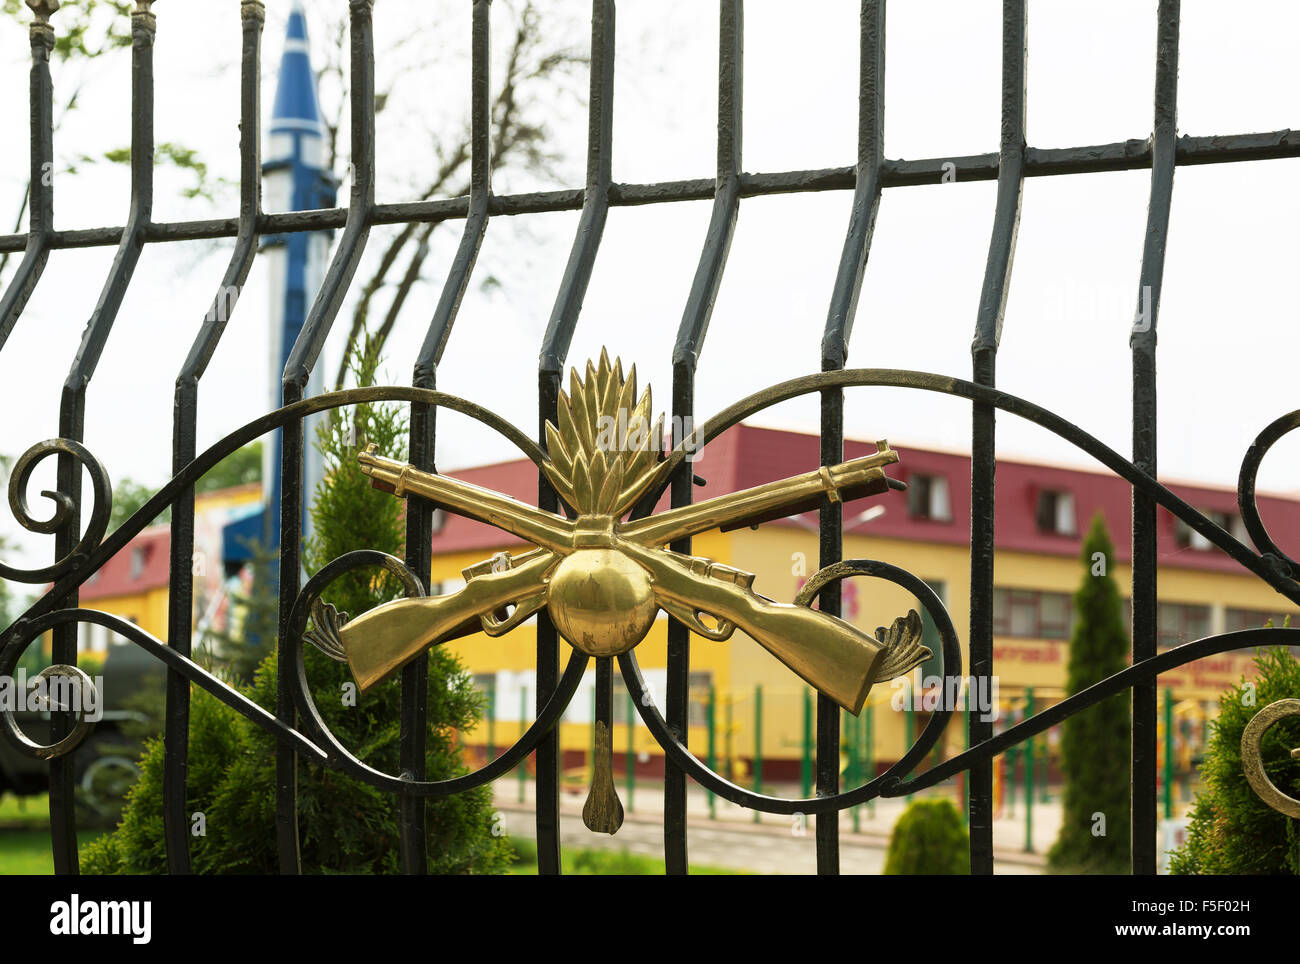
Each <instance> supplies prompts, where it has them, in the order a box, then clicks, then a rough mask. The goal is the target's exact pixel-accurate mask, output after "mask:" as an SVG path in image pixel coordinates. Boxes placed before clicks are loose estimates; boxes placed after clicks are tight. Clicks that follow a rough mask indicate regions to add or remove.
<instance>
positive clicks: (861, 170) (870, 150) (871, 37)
mask: <svg viewBox="0 0 1300 964" xmlns="http://www.w3.org/2000/svg"><path fill="white" fill-rule="evenodd" d="M859 19H860V26H859V32H858V157H857V167H856V175H855V183H854V188H853V204H852V208H851V211H850V215H849V226H848V230H847V232H846V234H845V238H844V247H843V249H842V250H841V252H840V264H839V269H838V271H837V272H836V275H835V287H834V288H833V289H832V291H831V302H830V308H829V310H828V311H827V314H826V327H825V329H824V331H823V332H822V371H838V370H840V369H842V368H843V367H844V365H845V363H846V361H847V359H848V351H849V336H850V334H851V333H852V330H853V320H854V316H855V314H856V312H857V305H858V295H859V293H860V292H861V290H862V276H863V273H864V271H865V270H866V265H867V256H868V253H869V252H870V250H871V238H872V235H873V233H874V232H875V227H876V214H877V212H878V211H879V209H880V190H881V180H880V172H881V166H882V164H883V162H884V122H885V42H884V31H885V3H884V0H863V2H862V5H861V10H860V13H859ZM843 457H844V393H843V392H842V391H841V390H839V389H834V390H829V391H825V392H822V395H821V464H822V465H834V464H836V463H837V462H841V461H843ZM843 520H844V514H843V509H842V507H841V506H840V504H839V503H838V502H829V501H827V502H825V503H824V504H823V505H822V506H821V510H820V512H819V519H818V523H819V527H818V565H820V566H829V565H832V564H833V563H836V562H839V561H840V560H841V559H842V558H843V554H844V533H843ZM818 605H819V607H820V608H821V609H822V611H823V612H828V613H831V614H833V615H836V616H838V615H839V614H840V605H841V592H840V584H839V583H838V582H833V583H831V584H830V585H828V586H827V587H826V588H825V589H824V590H823V591H822V594H821V598H820V600H819V602H818ZM839 756H840V710H839V707H838V706H837V705H836V704H835V703H834V701H832V700H829V699H827V698H826V697H825V696H822V695H821V694H818V696H817V763H816V778H817V795H818V796H827V795H829V794H833V793H837V792H838V791H839V785H840V782H839ZM816 841H817V872H818V873H819V874H838V873H839V867H840V857H839V845H840V844H839V814H838V813H834V814H824V815H823V814H819V815H818V816H817V821H816Z"/></svg>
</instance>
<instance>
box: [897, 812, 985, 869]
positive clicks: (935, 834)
mask: <svg viewBox="0 0 1300 964" xmlns="http://www.w3.org/2000/svg"><path fill="white" fill-rule="evenodd" d="M885 873H886V874H969V873H970V834H968V833H967V832H966V828H965V827H963V826H962V825H961V814H959V813H958V812H957V808H956V807H955V806H953V804H952V801H950V800H943V799H936V800H917V801H916V802H914V803H913V804H911V805H910V806H909V807H908V808H907V809H906V810H904V811H903V815H902V816H901V817H899V818H898V823H896V824H894V832H893V834H892V835H890V838H889V851H888V853H887V854H886V855H885Z"/></svg>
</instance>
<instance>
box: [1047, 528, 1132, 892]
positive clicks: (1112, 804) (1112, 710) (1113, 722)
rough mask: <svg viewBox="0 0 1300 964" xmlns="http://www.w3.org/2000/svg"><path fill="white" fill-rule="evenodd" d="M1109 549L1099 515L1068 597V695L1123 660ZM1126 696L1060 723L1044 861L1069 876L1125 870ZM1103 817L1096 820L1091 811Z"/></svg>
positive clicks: (1123, 635)
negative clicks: (1053, 830)
mask: <svg viewBox="0 0 1300 964" xmlns="http://www.w3.org/2000/svg"><path fill="white" fill-rule="evenodd" d="M1114 559H1115V550H1114V546H1113V545H1112V544H1111V541H1110V536H1109V535H1108V534H1107V532H1106V524H1105V521H1104V520H1103V518H1102V516H1101V515H1100V514H1098V515H1097V516H1096V517H1094V518H1093V520H1092V526H1091V528H1090V530H1089V532H1088V535H1087V538H1085V539H1084V541H1083V553H1082V560H1083V568H1084V576H1083V582H1082V583H1081V584H1080V586H1079V591H1078V592H1076V593H1075V594H1074V614H1075V624H1074V633H1073V635H1072V636H1071V638H1070V663H1069V669H1068V679H1067V682H1066V690H1067V692H1068V694H1069V695H1070V696H1073V695H1074V694H1076V693H1078V692H1081V691H1082V690H1085V689H1087V688H1088V687H1089V686H1091V685H1092V684H1094V683H1096V682H1098V681H1099V680H1102V679H1105V678H1106V677H1108V676H1111V675H1113V674H1115V673H1118V672H1120V671H1121V670H1123V669H1124V667H1125V666H1127V665H1128V652H1129V648H1130V647H1129V637H1128V632H1127V631H1126V630H1125V628H1124V612H1123V601H1122V599H1121V597H1120V593H1119V586H1117V585H1116V584H1115V579H1114V577H1113V576H1112V575H1111V572H1110V571H1111V569H1112V568H1113V564H1114ZM1128 700H1129V698H1128V695H1127V694H1117V695H1115V696H1112V697H1110V698H1109V699H1106V700H1103V701H1102V702H1100V703H1098V704H1097V705H1096V706H1093V707H1090V708H1088V709H1086V710H1084V711H1083V712H1082V713H1076V714H1075V715H1074V716H1071V717H1070V718H1069V719H1067V720H1066V721H1065V723H1064V724H1062V733H1061V769H1062V771H1063V773H1064V775H1065V792H1064V813H1063V815H1062V821H1061V832H1060V835H1059V836H1058V837H1057V838H1056V843H1055V844H1053V846H1052V849H1051V850H1050V851H1049V852H1048V855H1047V857H1048V863H1049V865H1050V866H1051V867H1052V868H1053V869H1054V870H1057V871H1066V872H1071V873H1127V872H1128V868H1129V733H1130V726H1131V720H1130V714H1129V703H1128ZM1098 813H1100V814H1103V815H1104V817H1105V823H1104V830H1105V832H1104V833H1100V834H1096V835H1094V830H1095V829H1098V828H1101V827H1102V826H1103V825H1102V823H1101V822H1100V821H1098V820H1097V819H1096V817H1095V814H1098Z"/></svg>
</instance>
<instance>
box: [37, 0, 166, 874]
mask: <svg viewBox="0 0 1300 964" xmlns="http://www.w3.org/2000/svg"><path fill="white" fill-rule="evenodd" d="M156 30H157V22H156V21H155V19H154V16H153V14H151V13H149V12H148V11H147V10H144V9H143V8H137V9H136V10H134V11H133V12H132V14H131V203H130V213H129V214H128V216H127V222H126V224H127V226H126V230H125V231H124V233H123V235H122V240H121V243H120V244H119V246H118V249H117V253H116V255H115V256H114V258H113V265H112V267H111V268H110V270H109V273H108V277H107V278H106V279H105V281H104V287H103V290H102V291H101V293H100V296H99V301H98V303H97V304H96V306H95V309H94V311H93V312H92V313H91V316H90V321H89V322H88V323H87V325H86V330H85V333H84V334H83V335H82V339H81V344H80V346H79V347H78V350H77V355H76V357H75V359H74V360H73V363H72V368H71V370H70V371H69V373H68V377H67V380H66V381H65V382H64V385H63V395H62V400H61V402H60V405H59V435H60V437H62V438H65V439H72V440H74V441H77V442H80V441H81V440H82V438H83V436H84V434H85V419H86V390H87V388H88V387H89V385H90V380H91V378H92V377H94V373H95V368H96V367H97V365H98V364H99V359H100V356H101V355H102V354H103V351H104V345H105V343H106V342H107V341H108V335H109V332H110V331H111V330H112V328H113V323H114V321H115V320H116V319H117V312H118V309H120V308H121V306H122V299H123V297H124V296H125V294H126V289H127V286H128V285H129V284H130V282H131V276H132V274H133V272H134V271H135V266H136V264H137V263H138V261H139V258H140V252H141V250H143V247H144V230H143V229H144V227H145V226H146V225H147V224H148V223H149V219H150V216H151V214H152V210H153V44H154V35H155V32H156ZM57 479H58V489H59V491H60V492H65V493H67V494H68V495H69V497H70V499H71V504H72V506H73V508H72V511H71V513H70V514H69V515H70V518H69V519H68V520H67V522H66V524H65V525H64V527H62V528H61V529H59V530H58V532H57V533H56V534H55V537H54V542H55V547H54V548H55V555H56V557H58V558H62V557H63V556H65V555H67V554H68V553H69V552H70V551H72V549H73V548H74V547H75V545H76V543H77V541H78V538H79V535H80V531H81V509H80V505H81V465H80V463H79V462H78V461H77V460H76V459H74V458H73V457H72V456H71V455H70V454H67V453H61V454H60V455H59V462H58V470H57ZM78 597H79V592H78V591H77V590H74V591H72V592H70V593H69V594H68V595H67V596H65V597H63V598H62V599H61V600H60V603H61V605H62V606H65V607H70V608H71V607H75V606H76V605H77V601H78ZM51 636H52V640H53V642H52V653H51V655H52V657H53V660H54V662H55V663H66V664H69V665H72V666H75V665H76V663H77V629H76V626H74V625H72V624H70V623H65V624H62V625H59V626H56V627H55V628H54V629H53V630H52V633H51ZM70 717H71V714H70V713H67V712H61V713H54V714H52V715H51V719H50V733H51V736H52V737H53V738H54V739H55V740H59V739H62V738H63V737H64V736H66V735H67V733H68V732H70V729H71V726H72V720H71V718H70ZM75 803H76V801H75V798H74V788H73V759H72V757H71V756H63V757H59V758H58V759H55V760H52V761H51V762H50V837H51V845H52V849H53V854H54V872H55V873H58V874H75V873H77V872H78V860H77V831H76V806H75Z"/></svg>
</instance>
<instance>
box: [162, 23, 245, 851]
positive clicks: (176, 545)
mask: <svg viewBox="0 0 1300 964" xmlns="http://www.w3.org/2000/svg"><path fill="white" fill-rule="evenodd" d="M240 12H241V17H242V21H243V55H242V58H241V67H240V120H239V234H238V236H237V237H236V240H235V250H234V252H233V253H232V254H231V256H230V263H229V265H227V267H226V272H225V274H224V275H223V276H222V279H221V286H220V287H219V288H218V289H217V294H216V296H215V297H214V298H213V300H212V306H211V307H210V308H209V309H208V313H207V316H206V317H205V318H204V321H203V324H202V326H201V327H200V329H199V334H198V336H197V337H196V338H195V340H194V344H193V345H192V346H191V347H190V352H189V355H188V356H187V357H186V359H185V363H184V365H183V366H182V367H181V371H180V374H179V375H178V376H177V377H176V392H175V401H174V406H173V420H172V474H173V475H174V474H176V473H178V472H180V470H181V469H182V468H184V467H185V466H186V465H188V464H189V463H190V462H191V461H192V460H193V459H194V455H195V434H196V424H197V421H198V395H199V379H200V378H202V377H203V373H204V371H205V370H206V369H207V366H208V362H209V361H210V360H211V358H212V354H213V352H215V351H216V348H217V343H218V342H219V341H220V339H221V336H222V334H223V333H224V332H225V329H226V322H227V321H228V320H229V319H230V313H231V311H232V310H233V309H234V307H235V304H236V302H237V301H238V299H239V295H240V293H241V292H242V290H243V287H244V282H245V281H246V280H247V278H248V272H249V269H250V268H251V267H252V265H253V258H254V257H256V255H257V218H258V215H259V214H260V213H261V207H262V170H261V167H262V153H261V112H262V108H261V44H262V27H263V24H264V23H265V21H266V10H265V8H264V7H263V5H262V3H261V0H244V2H243V3H242V4H241V7H240ZM193 554H194V490H193V488H190V489H187V490H186V491H185V492H183V493H181V495H180V496H178V497H177V499H176V501H175V502H174V503H173V504H172V522H171V598H170V600H169V602H168V610H167V637H168V645H170V646H171V647H172V648H173V649H175V650H177V651H178V652H179V653H181V654H182V655H184V656H189V655H190V651H191V635H192V633H193V612H192V610H193V605H194V564H193ZM219 563H220V561H219V560H217V564H219ZM189 731H190V684H189V681H188V680H186V679H185V677H184V676H182V675H181V674H180V673H178V672H176V671H174V670H169V671H168V673H167V713H166V721H165V724H164V740H163V830H164V836H165V838H166V842H167V869H168V872H169V873H173V874H187V873H189V872H190V851H189V842H190V834H189V817H188V815H187V813H186V805H185V801H186V774H187V772H188V769H189Z"/></svg>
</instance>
